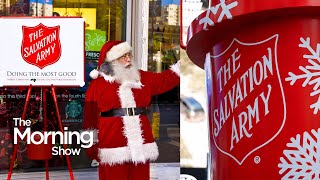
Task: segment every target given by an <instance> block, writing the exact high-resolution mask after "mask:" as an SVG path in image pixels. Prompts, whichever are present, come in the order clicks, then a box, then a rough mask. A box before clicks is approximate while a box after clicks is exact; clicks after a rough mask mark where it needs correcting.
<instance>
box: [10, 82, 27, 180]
mask: <svg viewBox="0 0 320 180" xmlns="http://www.w3.org/2000/svg"><path fill="white" fill-rule="evenodd" d="M31 90H32V85H31V84H30V86H29V88H28V93H27V97H26V102H25V104H24V108H23V112H22V117H21V119H23V120H25V118H26V115H27V109H28V104H29V99H30V94H31ZM18 127H19V131H20V132H21V130H22V126H19V124H18ZM18 143H19V138H17V144H15V145H14V147H13V154H12V158H11V162H10V168H9V171H8V176H7V180H10V179H11V175H12V171H13V165H14V161H15V159H16V156H17V151H18Z"/></svg>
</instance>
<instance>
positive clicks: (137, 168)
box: [83, 41, 180, 180]
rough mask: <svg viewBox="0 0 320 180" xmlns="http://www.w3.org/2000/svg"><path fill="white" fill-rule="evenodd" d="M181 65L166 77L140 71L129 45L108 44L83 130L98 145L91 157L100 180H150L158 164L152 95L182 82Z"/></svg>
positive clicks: (91, 89)
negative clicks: (150, 112) (150, 116)
mask: <svg viewBox="0 0 320 180" xmlns="http://www.w3.org/2000/svg"><path fill="white" fill-rule="evenodd" d="M179 67H180V66H179V63H177V64H175V65H172V66H171V67H170V69H168V70H166V71H164V72H162V73H153V72H146V71H142V70H138V69H137V66H136V62H135V61H134V60H133V56H132V47H131V46H130V45H129V43H128V42H123V41H108V42H107V43H105V44H104V46H103V47H102V49H101V52H100V56H99V60H98V68H97V69H95V70H93V71H92V72H91V73H90V76H91V77H92V78H93V80H92V81H91V83H90V84H89V87H88V89H87V92H86V100H85V109H84V122H83V129H85V130H88V131H93V132H94V133H95V135H96V138H95V139H96V140H97V141H96V144H94V145H93V146H92V147H91V148H88V149H87V151H86V152H87V155H88V156H89V157H90V158H91V159H96V160H97V161H98V162H99V179H100V180H149V179H150V161H154V160H156V159H157V157H158V155H159V151H158V146H157V144H156V143H155V141H154V138H153V135H152V129H151V126H150V123H149V120H148V117H147V107H148V106H149V104H150V102H151V97H152V96H153V95H157V94H161V93H164V92H166V91H168V90H170V89H172V88H173V87H175V86H177V85H178V84H179V82H180V78H179V74H180V70H179Z"/></svg>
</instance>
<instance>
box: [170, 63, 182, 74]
mask: <svg viewBox="0 0 320 180" xmlns="http://www.w3.org/2000/svg"><path fill="white" fill-rule="evenodd" d="M170 70H171V71H173V72H174V73H176V74H177V75H178V76H180V65H179V62H177V63H176V64H174V65H171V66H170Z"/></svg>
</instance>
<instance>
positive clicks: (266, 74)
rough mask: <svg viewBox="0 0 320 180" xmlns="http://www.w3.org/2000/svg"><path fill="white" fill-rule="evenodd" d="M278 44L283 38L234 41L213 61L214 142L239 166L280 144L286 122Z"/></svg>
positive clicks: (211, 106)
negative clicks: (268, 147) (270, 144)
mask: <svg viewBox="0 0 320 180" xmlns="http://www.w3.org/2000/svg"><path fill="white" fill-rule="evenodd" d="M277 42H278V35H274V36H272V37H270V38H268V39H266V40H264V41H260V42H256V43H244V42H241V41H239V40H237V39H234V40H233V41H232V43H231V44H230V45H229V46H228V47H227V48H226V49H225V50H222V51H221V50H220V49H219V50H220V51H221V52H222V53H220V54H218V55H211V56H210V59H209V58H207V62H206V69H207V73H208V74H209V76H208V77H209V79H211V81H212V83H211V84H213V85H214V86H208V87H207V88H208V95H209V97H208V99H209V117H210V139H211V144H214V145H215V146H216V149H218V150H219V151H220V152H221V153H223V154H225V155H227V156H229V157H230V158H232V159H234V160H235V161H236V162H237V163H238V164H239V165H241V164H242V163H243V162H244V161H245V160H246V158H247V157H248V156H249V155H250V154H252V153H253V152H255V151H257V150H259V149H260V148H263V147H264V146H266V145H267V144H269V143H270V142H271V141H272V140H274V139H275V138H276V137H277V136H278V134H279V133H280V132H281V130H282V128H283V126H284V124H285V120H286V102H285V97H284V91H283V87H282V83H281V78H280V74H279V69H278V62H277ZM217 48H221V47H217ZM210 77H211V78H210ZM208 84H210V82H209V83H208ZM220 155H221V154H220Z"/></svg>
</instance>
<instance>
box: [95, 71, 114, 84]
mask: <svg viewBox="0 0 320 180" xmlns="http://www.w3.org/2000/svg"><path fill="white" fill-rule="evenodd" d="M99 74H100V75H101V76H102V77H103V78H104V80H106V81H108V82H110V83H113V82H114V81H115V78H114V77H112V76H109V75H106V74H105V73H103V72H100V73H99Z"/></svg>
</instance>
